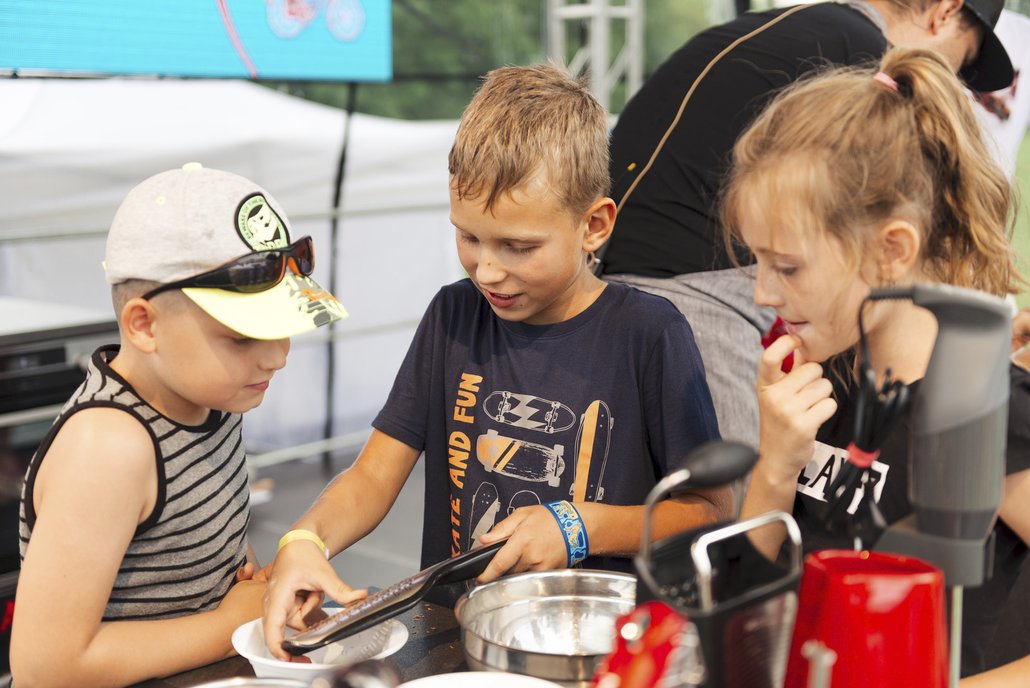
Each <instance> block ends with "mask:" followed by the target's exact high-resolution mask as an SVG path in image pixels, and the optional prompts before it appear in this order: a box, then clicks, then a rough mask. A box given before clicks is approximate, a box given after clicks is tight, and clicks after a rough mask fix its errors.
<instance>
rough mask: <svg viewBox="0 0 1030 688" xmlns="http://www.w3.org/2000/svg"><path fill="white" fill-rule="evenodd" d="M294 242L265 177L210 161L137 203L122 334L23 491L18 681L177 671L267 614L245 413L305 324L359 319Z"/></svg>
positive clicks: (124, 274) (154, 184)
mask: <svg viewBox="0 0 1030 688" xmlns="http://www.w3.org/2000/svg"><path fill="white" fill-rule="evenodd" d="M255 218H260V220H255ZM257 224H260V227H258V228H257V229H255V227H256V225H257ZM291 241H292V240H291V237H290V233H289V224H288V222H287V219H286V216H285V215H284V214H283V213H282V212H281V210H280V208H279V207H278V204H277V203H276V202H275V200H274V199H272V197H271V196H269V195H268V193H267V192H265V191H264V190H263V189H261V188H260V187H258V186H257V185H256V184H254V183H253V182H250V181H248V180H246V179H244V178H242V177H239V176H236V175H234V174H230V173H227V172H222V171H219V170H210V169H204V168H202V167H201V166H200V165H198V164H196V163H191V164H188V165H186V166H184V167H183V168H182V169H181V170H171V171H168V172H163V173H161V174H158V175H155V176H154V177H151V178H149V179H147V180H146V181H144V182H143V183H141V184H140V185H139V186H137V187H136V188H134V189H133V190H132V191H131V192H129V194H128V196H127V197H126V198H125V200H124V201H123V202H122V205H121V206H120V208H119V209H118V212H117V214H116V215H115V218H114V221H113V223H112V225H111V230H110V233H109V234H108V239H107V253H106V258H105V268H106V271H107V280H108V282H109V283H110V284H111V285H112V298H113V301H114V306H115V311H116V313H117V315H118V322H119V327H120V335H121V337H120V339H121V341H120V345H116V346H105V347H101V348H100V349H98V350H97V351H96V352H95V353H94V354H93V356H92V359H91V361H90V364H89V369H88V373H87V378H86V381H85V382H84V383H83V384H82V386H81V387H80V388H79V389H78V390H77V391H76V392H75V393H74V394H73V395H72V398H71V399H70V400H69V401H68V402H67V404H66V405H65V406H64V408H63V409H62V411H61V413H60V415H59V416H58V418H57V420H56V421H55V422H54V425H53V427H52V428H51V430H50V431H49V432H48V433H47V435H46V437H45V438H44V439H43V441H42V443H41V444H40V447H39V449H38V450H37V452H36V454H35V456H34V457H33V459H32V461H31V463H30V465H29V470H28V473H27V475H26V480H25V485H24V488H23V492H22V504H21V524H20V546H21V555H22V569H21V575H20V578H19V584H18V590H17V594H16V599H17V606H16V612H15V617H14V634H13V637H12V642H11V667H12V673H13V675H14V678H15V680H16V681H17V682H18V683H19V684H23V685H32V686H42V685H64V686H67V685H76V686H88V685H99V684H103V685H126V684H130V683H134V682H137V681H140V680H142V679H146V678H150V677H154V676H162V675H167V674H171V673H175V672H178V671H182V670H184V669H187V668H190V667H194V666H199V665H201V664H206V663H209V662H212V661H215V660H218V659H221V658H223V657H225V656H226V655H228V654H230V653H231V651H232V648H231V644H230V635H231V633H232V631H233V629H235V628H236V627H237V626H239V625H240V624H241V623H243V622H245V621H247V620H249V619H253V618H255V617H257V616H260V615H261V597H262V595H263V593H264V587H265V586H264V584H263V583H260V582H258V581H255V580H248V579H250V578H251V575H252V573H253V571H254V570H255V568H254V567H255V565H256V562H254V561H253V560H252V559H250V557H249V556H248V553H249V548H248V544H247V540H246V532H247V524H248V521H249V505H248V496H249V491H248V485H247V470H246V465H245V461H246V455H245V450H244V446H243V442H242V438H241V434H240V428H241V416H240V414H242V413H243V412H245V411H248V410H250V409H252V408H254V407H256V406H257V405H258V404H260V403H261V400H262V398H263V397H264V393H265V390H266V389H267V388H268V385H269V381H270V380H271V378H272V376H273V375H274V374H275V372H276V371H277V370H279V369H280V368H282V367H283V366H284V365H285V363H286V355H287V353H288V351H289V348H290V341H289V337H291V336H293V335H295V334H299V333H301V332H305V331H307V330H311V329H313V328H315V327H318V326H320V325H324V324H327V323H329V322H332V321H334V320H337V319H339V318H342V317H345V316H346V312H345V311H344V310H343V308H342V306H341V305H340V303H339V302H338V301H337V300H336V299H335V298H334V297H333V296H332V295H331V294H329V293H327V292H325V291H324V290H323V289H322V288H321V287H319V286H318V285H317V284H316V283H315V282H314V281H313V280H312V279H311V278H310V274H311V271H312V269H313V263H314V252H313V246H312V242H311V238H310V237H303V238H300V239H298V240H296V241H293V242H292V243H291Z"/></svg>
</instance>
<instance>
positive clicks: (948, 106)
mask: <svg viewBox="0 0 1030 688" xmlns="http://www.w3.org/2000/svg"><path fill="white" fill-rule="evenodd" d="M970 103H971V101H970V99H969V97H968V95H967V94H966V92H965V89H964V88H963V87H962V85H961V84H960V82H959V81H958V79H956V77H955V75H954V74H953V72H952V70H951V69H950V68H949V66H948V64H947V63H946V62H945V61H944V59H943V58H941V57H940V56H939V55H938V54H937V53H934V52H930V51H926V50H917V49H892V50H890V51H889V52H888V53H887V54H886V55H885V56H884V58H883V60H882V62H881V63H880V65H879V66H877V67H870V68H868V69H856V68H849V69H843V70H833V71H829V72H824V73H822V74H821V75H819V76H816V77H814V78H811V79H807V80H804V81H801V82H798V83H795V84H794V85H792V86H790V87H788V88H787V89H786V90H785V91H784V92H782V93H781V94H780V95H778V96H777V97H776V98H775V99H774V100H773V102H772V103H771V104H770V105H769V107H768V108H767V109H766V110H765V111H764V112H763V113H762V114H761V115H760V116H759V117H758V119H757V120H755V122H754V123H753V124H752V125H751V127H750V128H749V129H748V130H747V131H746V132H745V133H744V134H743V135H742V136H741V138H740V139H739V140H738V142H737V144H736V145H735V147H734V149H733V167H732V170H731V172H730V178H729V180H728V184H727V185H726V187H725V189H726V191H725V195H724V197H723V202H722V213H723V220H724V227H725V230H726V241H727V244H728V246H729V247H732V246H733V244H734V243H743V244H744V245H745V246H746V247H747V248H748V249H749V250H750V251H751V253H752V254H753V255H754V258H755V260H756V266H757V272H756V278H755V294H754V298H755V302H756V303H758V304H759V305H765V306H771V307H773V308H775V309H776V311H777V314H778V315H779V316H780V318H781V320H782V321H783V322H784V327H785V330H786V334H785V335H783V336H781V337H780V338H779V339H777V340H776V341H775V342H773V343H772V344H771V345H770V346H769V347H768V348H767V349H766V351H765V353H764V355H763V357H762V360H761V363H760V365H759V371H758V385H757V393H758V401H759V411H760V419H761V421H760V440H759V443H760V447H759V449H760V456H761V458H760V459H759V461H758V463H757V465H756V466H755V470H754V472H753V474H752V477H751V481H750V484H749V486H748V490H747V493H746V495H745V498H744V503H743V509H742V517H744V518H746V517H750V516H755V515H757V514H760V513H764V512H766V511H769V510H770V509H783V510H786V511H789V512H790V511H792V512H793V513H794V515H795V517H796V518H797V520H798V522H799V524H800V525H801V527H802V530H803V532H804V533H805V540H804V542H805V548H806V550H812V549H822V548H826V547H844V548H849V547H851V546H852V542H850V541H848V540H847V539H846V538H843V537H834V536H832V535H831V534H829V533H828V532H827V531H826V530H825V529H823V528H822V524H823V521H822V519H823V518H824V517H825V515H826V513H825V512H826V509H827V503H826V502H827V488H828V487H829V485H830V484H831V483H832V482H833V479H834V477H835V474H836V473H837V471H838V470H840V468H841V466H842V465H843V464H844V462H845V459H846V457H847V453H846V450H845V449H844V448H845V447H847V446H848V443H849V441H850V440H851V438H852V434H853V430H854V423H853V418H854V414H855V404H856V395H857V384H856V381H855V372H854V371H855V366H856V358H855V355H854V350H855V347H856V344H857V343H858V341H859V332H858V327H857V315H858V310H859V308H860V304H861V303H862V301H863V299H864V298H865V296H866V295H868V294H869V292H870V291H871V290H872V289H875V288H879V287H887V286H899V287H903V286H907V285H911V284H913V283H916V282H939V283H947V284H952V285H958V286H962V287H969V288H973V289H979V290H983V291H986V292H990V293H991V294H995V295H998V296H1004V295H1006V294H1009V293H1013V292H1015V291H1016V288H1017V286H1018V285H1019V284H1020V283H1021V282H1022V278H1021V277H1020V276H1019V274H1018V272H1017V270H1016V267H1015V263H1014V256H1013V251H1012V248H1011V245H1010V243H1009V240H1008V236H1007V234H1008V227H1009V225H1010V219H1009V218H1010V216H1011V205H1012V196H1011V192H1010V188H1009V185H1008V183H1007V181H1006V179H1005V176H1004V175H1003V173H1002V172H1001V171H1000V170H999V169H998V168H997V167H996V166H995V165H994V163H993V162H992V161H991V158H990V156H989V154H988V152H987V149H986V147H985V145H984V142H983V140H982V139H981V138H980V129H979V125H978V123H977V120H976V118H975V116H974V114H973V111H972V109H971V106H970ZM731 255H732V251H731ZM862 315H863V324H864V330H865V333H866V339H867V342H868V349H869V355H870V361H869V363H870V364H871V365H872V368H873V369H874V370H881V371H882V370H883V369H884V368H885V367H887V366H890V369H891V371H892V373H893V375H894V377H895V379H898V380H900V381H901V382H904V383H906V384H907V385H908V386H909V388H910V389H912V388H915V387H917V386H918V384H919V380H920V379H921V378H922V377H923V375H924V373H925V371H926V367H927V363H928V361H929V357H930V353H931V351H932V349H933V345H934V341H935V338H936V321H935V319H934V317H933V316H932V315H931V314H930V313H929V312H928V311H925V310H923V309H921V308H919V307H917V306H915V305H913V304H912V303H910V302H906V301H877V302H871V303H869V304H868V305H866V306H865V307H864V308H863V310H862ZM791 355H793V367H792V368H791V367H790V366H789V365H784V361H785V359H787V358H789V357H790V356H791ZM784 368H786V369H788V370H789V372H784ZM1019 372H1020V371H1018V370H1016V369H1014V370H1013V375H1014V376H1015V375H1017V374H1018V373H1019ZM1013 379H1014V380H1015V377H1014V378H1013ZM877 382H878V383H879V381H877ZM956 392H957V393H961V391H960V390H956ZM913 393H914V389H913ZM1012 394H1013V395H1014V396H1015V395H1017V394H1022V395H1024V396H1026V395H1027V394H1030V392H1028V389H1027V387H1026V386H1025V385H1024V386H1020V385H1018V384H1013V388H1012ZM1026 426H1027V423H1026V421H1025V419H1024V420H1023V421H1021V422H1016V423H1014V422H1010V437H1009V448H1008V457H1007V460H1008V466H1007V469H1008V473H1009V475H1008V477H1007V479H1006V487H1005V496H1004V501H1003V504H1002V507H1001V518H1000V519H999V521H998V525H997V526H996V531H997V532H996V542H997V549H996V551H995V564H994V576H993V578H992V579H991V580H990V581H989V582H988V583H986V584H985V585H984V586H982V587H981V588H977V589H971V590H968V591H967V592H966V604H965V606H964V608H965V610H966V614H965V619H964V623H963V657H962V660H963V661H962V673H963V675H967V674H970V673H975V672H977V671H981V670H983V668H984V651H985V649H986V646H987V644H988V643H989V642H990V639H991V636H992V634H993V630H994V627H995V625H996V624H997V621H998V618H999V617H1000V615H1001V611H1002V608H1003V606H1004V603H1005V599H1006V598H1007V596H1008V592H1009V589H1010V588H1011V586H1012V583H1013V582H1014V580H1015V578H1016V576H1017V575H1018V572H1019V568H1020V565H1021V563H1022V561H1023V558H1024V556H1025V554H1026V551H1027V548H1026V545H1025V544H1024V543H1025V542H1030V470H1028V469H1030V437H1027V434H1028V433H1027V431H1026V429H1025V427H1026ZM1020 435H1022V436H1020ZM907 460H908V452H907V429H906V423H905V422H904V421H902V422H901V423H898V424H897V425H896V426H894V429H893V430H892V431H891V432H890V433H889V434H888V435H887V437H886V440H885V441H884V442H883V443H882V445H881V447H880V454H879V458H878V459H877V460H876V461H875V462H874V463H873V464H872V466H871V469H870V474H869V475H870V478H871V479H870V481H869V482H867V483H866V484H865V489H864V491H862V492H861V493H860V494H861V499H862V500H870V499H871V500H873V501H874V502H875V503H876V508H877V509H878V511H879V513H881V514H882V515H883V517H884V518H885V519H886V521H887V522H888V523H891V522H893V521H896V520H898V519H901V518H903V517H904V516H907V515H908V514H909V513H911V505H910V504H909V502H908V497H907V466H906V463H907ZM762 535H763V536H764V537H763V539H761V540H759V541H757V542H756V544H757V545H758V546H759V547H760V548H761V549H762V550H763V551H764V552H765V553H766V554H767V555H768V556H775V554H776V552H777V551H778V549H779V546H780V544H781V542H782V538H779V537H776V535H775V534H773V533H762Z"/></svg>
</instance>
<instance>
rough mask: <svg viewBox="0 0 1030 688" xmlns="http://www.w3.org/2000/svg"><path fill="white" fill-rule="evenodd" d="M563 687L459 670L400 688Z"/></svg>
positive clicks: (514, 676) (529, 678) (495, 673)
mask: <svg viewBox="0 0 1030 688" xmlns="http://www.w3.org/2000/svg"><path fill="white" fill-rule="evenodd" d="M483 686H490V688H561V687H560V686H559V685H558V684H557V683H551V682H550V681H545V680H543V679H542V678H533V677H532V676H523V675H522V674H509V673H506V672H503V671H457V672H455V673H453V674H437V675H436V676H426V677H425V678H417V679H415V680H414V681H408V682H407V683H402V684H401V685H400V686H398V688H483Z"/></svg>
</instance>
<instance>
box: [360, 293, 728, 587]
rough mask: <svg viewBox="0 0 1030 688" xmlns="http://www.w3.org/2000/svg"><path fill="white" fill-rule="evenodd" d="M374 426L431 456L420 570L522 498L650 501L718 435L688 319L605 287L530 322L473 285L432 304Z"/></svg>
mask: <svg viewBox="0 0 1030 688" xmlns="http://www.w3.org/2000/svg"><path fill="white" fill-rule="evenodd" d="M373 426H374V427H375V428H376V429H378V430H380V431H381V432H383V433H385V434H387V435H389V436H390V437H393V438H394V439H397V440H400V441H401V442H404V443H405V444H407V445H409V446H411V447H414V448H416V449H420V450H423V451H424V452H425V460H426V465H425V473H426V495H425V497H426V498H425V517H424V523H423V535H422V565H423V567H425V566H429V565H431V564H434V563H436V562H438V561H441V560H443V559H446V558H447V557H449V556H452V555H453V554H456V553H459V552H464V551H467V550H468V549H470V548H471V547H472V546H473V545H474V544H475V543H476V541H477V538H478V537H479V536H481V535H482V534H484V533H486V532H487V531H488V530H490V528H491V527H492V526H493V525H494V524H495V523H498V522H500V521H501V520H503V519H504V518H506V517H507V516H508V515H509V514H510V513H511V512H512V511H513V510H515V509H517V508H518V507H521V506H529V505H534V504H540V503H547V502H550V501H554V500H563V499H564V500H569V501H573V502H576V501H579V502H582V501H597V502H602V503H605V504H616V505H633V504H642V503H643V502H644V499H645V498H646V496H647V493H648V491H650V489H651V488H652V487H653V486H654V484H655V483H656V482H657V481H658V480H659V479H660V478H661V477H662V476H664V475H666V474H667V473H669V472H670V470H674V469H675V468H677V467H678V466H679V462H680V461H681V460H682V459H683V458H685V457H686V455H687V454H689V453H690V451H691V450H692V449H693V448H695V447H697V446H699V445H701V444H703V443H705V442H707V441H709V440H712V439H716V438H718V437H719V431H718V425H717V422H716V419H715V412H714V410H713V407H712V400H711V396H710V394H709V391H708V384H707V382H706V380H705V373H704V368H703V367H702V363H701V356H700V354H699V353H698V350H697V346H696V345H695V343H694V337H693V334H692V333H691V331H690V326H689V325H688V324H687V321H686V320H685V319H684V318H683V316H682V315H681V314H680V313H679V311H677V310H676V308H675V307H674V306H673V305H672V304H671V303H669V302H668V301H666V300H665V299H663V298H660V297H657V296H652V295H650V294H646V293H644V292H641V291H638V290H636V289H634V288H632V287H627V286H625V285H621V284H608V285H607V286H606V287H605V289H604V291H603V292H601V295H600V296H599V297H598V298H597V300H596V301H595V302H594V303H593V304H591V305H590V306H589V307H588V308H587V309H586V310H584V311H583V312H582V313H580V314H579V315H577V316H575V317H573V318H571V319H570V320H567V321H565V322H561V323H557V324H553V325H529V324H526V323H513V322H507V321H504V320H501V319H500V318H498V317H497V316H496V315H494V313H493V311H492V310H491V308H490V306H489V304H488V303H487V302H486V300H485V299H484V298H483V296H482V295H481V294H480V293H479V292H478V290H477V289H476V288H475V286H474V285H473V284H472V283H471V281H469V280H467V279H466V280H462V281H460V282H457V283H455V284H451V285H449V286H446V287H444V288H442V289H441V290H440V292H439V293H438V294H437V295H436V297H435V298H434V299H433V301H432V303H431V304H430V305H429V308H428V310H427V311H426V314H425V316H424V317H423V318H422V322H421V324H420V325H419V327H418V331H417V332H416V333H415V338H414V341H413V342H412V344H411V347H410V349H409V350H408V353H407V356H406V357H405V359H404V363H403V364H402V365H401V369H400V371H399V372H398V374H397V379H396V381H395V382H394V385H393V389H392V390H391V392H390V396H389V398H388V399H387V402H386V405H385V406H384V408H383V409H382V411H380V413H379V415H378V416H377V417H376V419H375V421H374V422H373ZM584 566H588V567H591V568H609V569H622V570H629V560H627V559H621V560H620V559H601V558H593V557H592V558H589V559H587V561H586V562H585V563H584Z"/></svg>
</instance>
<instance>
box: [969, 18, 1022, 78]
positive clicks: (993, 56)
mask: <svg viewBox="0 0 1030 688" xmlns="http://www.w3.org/2000/svg"><path fill="white" fill-rule="evenodd" d="M984 29H985V30H984V42H983V45H981V46H980V52H979V54H977V56H976V60H974V61H973V62H972V63H971V64H969V65H967V66H965V67H963V68H962V69H961V70H960V71H959V76H961V77H962V80H963V81H965V82H966V84H967V85H968V86H969V87H970V88H972V89H973V90H975V91H979V92H980V93H991V92H992V91H1000V90H1002V89H1003V88H1008V87H1009V86H1011V85H1012V80H1013V79H1014V78H1015V71H1014V70H1013V69H1012V60H1011V59H1009V54H1008V53H1007V52H1006V51H1005V46H1003V45H1002V44H1001V41H1000V40H998V37H997V36H995V35H994V32H993V31H991V29H990V28H988V27H986V26H985V27H984Z"/></svg>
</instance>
